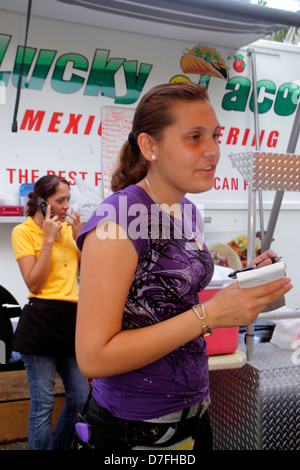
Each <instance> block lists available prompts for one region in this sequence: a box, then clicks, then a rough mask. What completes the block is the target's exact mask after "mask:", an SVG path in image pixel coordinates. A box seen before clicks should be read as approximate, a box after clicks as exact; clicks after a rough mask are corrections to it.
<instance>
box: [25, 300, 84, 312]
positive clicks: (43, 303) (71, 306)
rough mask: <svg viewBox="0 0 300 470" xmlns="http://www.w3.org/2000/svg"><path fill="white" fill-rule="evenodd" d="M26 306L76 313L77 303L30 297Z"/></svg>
mask: <svg viewBox="0 0 300 470" xmlns="http://www.w3.org/2000/svg"><path fill="white" fill-rule="evenodd" d="M28 305H33V306H36V307H41V308H42V309H44V308H46V309H48V308H49V309H51V310H65V311H69V312H76V310H77V302H76V301H70V300H60V299H47V298H40V297H30V298H29V299H28Z"/></svg>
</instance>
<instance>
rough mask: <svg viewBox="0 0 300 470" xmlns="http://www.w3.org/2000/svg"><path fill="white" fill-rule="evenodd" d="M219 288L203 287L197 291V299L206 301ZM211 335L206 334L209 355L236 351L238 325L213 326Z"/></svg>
mask: <svg viewBox="0 0 300 470" xmlns="http://www.w3.org/2000/svg"><path fill="white" fill-rule="evenodd" d="M219 291H220V289H204V290H203V291H201V292H199V301H200V302H206V301H207V300H209V299H211V298H212V297H213V296H214V295H215V294H216V293H217V292H219ZM212 332H213V333H212V335H210V336H206V338H205V340H206V350H207V354H208V355H209V356H217V355H219V354H232V353H234V352H235V351H236V349H237V347H238V341H239V327H238V326H236V327H233V328H214V329H213V330H212Z"/></svg>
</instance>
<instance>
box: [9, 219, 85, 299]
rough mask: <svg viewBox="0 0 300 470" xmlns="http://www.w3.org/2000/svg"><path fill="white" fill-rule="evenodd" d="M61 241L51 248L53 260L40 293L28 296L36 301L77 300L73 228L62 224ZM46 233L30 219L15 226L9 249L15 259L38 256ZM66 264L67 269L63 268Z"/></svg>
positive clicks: (76, 252)
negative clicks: (12, 251)
mask: <svg viewBox="0 0 300 470" xmlns="http://www.w3.org/2000/svg"><path fill="white" fill-rule="evenodd" d="M60 233H61V240H58V239H57V240H55V242H54V243H53V249H52V261H51V267H50V272H49V275H48V278H47V280H46V282H45V284H44V285H43V287H42V289H41V291H40V292H39V293H38V294H37V295H34V294H32V293H31V292H29V296H28V298H30V297H37V298H39V299H55V300H65V301H68V302H77V301H78V250H77V246H76V242H75V240H74V239H73V236H72V227H71V226H68V225H67V222H63V223H62V229H61V231H60ZM44 236H45V233H44V231H43V230H42V229H41V228H40V227H39V226H38V225H37V224H36V223H35V222H34V220H33V218H32V217H27V220H26V221H25V222H23V223H22V224H19V225H17V226H16V227H14V229H13V231H12V246H13V250H14V253H15V257H16V260H18V259H20V258H23V257H24V256H35V257H36V259H38V257H39V256H40V252H41V248H42V245H43V241H44ZM65 264H66V266H65Z"/></svg>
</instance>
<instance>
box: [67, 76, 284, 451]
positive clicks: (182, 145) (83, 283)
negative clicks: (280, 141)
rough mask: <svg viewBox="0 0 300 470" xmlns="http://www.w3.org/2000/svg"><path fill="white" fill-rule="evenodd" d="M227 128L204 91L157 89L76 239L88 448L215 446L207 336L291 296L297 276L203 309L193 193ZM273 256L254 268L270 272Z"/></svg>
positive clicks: (204, 262)
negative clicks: (107, 191)
mask: <svg viewBox="0 0 300 470" xmlns="http://www.w3.org/2000/svg"><path fill="white" fill-rule="evenodd" d="M218 131H219V123H218V120H217V117H216V114H215V111H214V109H213V107H212V105H211V103H210V101H209V97H208V95H207V91H206V89H205V87H202V86H199V85H196V84H192V83H189V84H166V85H160V86H157V87H155V88H153V89H152V90H150V91H149V92H148V93H147V94H146V95H145V96H144V97H143V98H142V100H141V102H140V104H139V105H138V106H137V109H136V112H135V116H134V120H133V126H132V132H131V133H130V134H129V137H128V141H127V142H126V143H125V144H124V146H123V148H122V150H121V154H120V162H119V167H118V168H117V170H116V172H115V174H114V175H113V178H112V190H113V194H112V195H111V196H109V197H108V198H107V199H106V200H105V201H104V202H103V203H102V204H101V205H100V206H99V208H98V209H97V210H96V212H95V213H94V215H93V216H92V218H91V219H90V221H89V222H88V223H87V224H86V226H85V228H84V230H83V231H82V232H81V235H80V236H79V238H78V246H79V248H80V249H81V250H82V262H81V277H80V296H79V305H78V313H77V333H76V351H77V359H78V363H79V367H80V368H81V371H82V372H83V374H84V375H86V376H87V377H89V378H93V395H92V398H91V399H90V401H89V403H88V405H87V410H86V420H87V422H88V423H89V425H90V430H91V436H90V439H89V445H90V447H93V448H96V449H102V450H109V451H110V450H115V451H119V452H120V451H126V450H130V449H134V448H141V447H142V448H143V447H144V446H146V447H147V446H148V447H157V448H162V447H163V448H166V447H168V448H171V446H172V445H173V446H174V445H175V444H176V445H175V447H180V445H181V444H182V443H186V442H187V441H186V439H188V438H192V441H193V442H194V451H200V450H208V449H211V448H212V437H211V429H210V424H209V418H208V413H207V406H208V403H209V383H208V356H207V353H206V349H205V340H204V338H203V336H204V335H205V334H207V333H208V334H209V333H211V331H213V329H214V328H216V327H233V326H239V325H246V324H249V323H252V322H253V321H254V320H255V318H256V317H257V315H258V314H259V312H261V311H262V310H263V309H264V307H265V306H266V304H268V303H269V302H270V301H273V300H275V299H276V298H278V297H280V296H281V295H283V294H285V293H286V292H288V291H289V290H290V289H291V287H292V286H291V284H290V280H289V279H288V278H285V279H281V280H279V281H275V282H273V283H270V284H267V285H264V286H260V287H256V288H251V289H239V288H238V285H237V284H233V285H231V286H229V287H228V288H226V289H223V290H222V291H221V292H220V293H218V294H217V295H215V296H214V297H213V298H212V299H211V300H209V301H207V302H205V304H199V299H198V292H199V291H200V290H202V289H204V288H205V286H206V285H207V284H208V283H209V281H210V279H211V277H212V274H213V261H212V258H211V256H210V254H209V252H208V250H207V247H206V246H205V244H204V241H203V220H202V218H201V215H200V213H199V212H198V210H197V209H196V207H195V205H194V204H192V202H191V201H189V200H188V199H186V198H185V194H186V193H201V192H204V191H208V190H210V189H211V188H212V186H213V178H214V174H215V170H216V166H217V164H218V161H219V157H220V154H219V146H218ZM271 256H275V253H274V252H273V251H271V250H269V251H268V252H266V253H263V254H262V255H260V256H259V257H258V258H256V259H255V260H253V262H255V263H256V262H258V261H261V260H265V262H264V263H263V265H264V264H270V263H271V260H270V259H269V257H271ZM178 443H179V444H178Z"/></svg>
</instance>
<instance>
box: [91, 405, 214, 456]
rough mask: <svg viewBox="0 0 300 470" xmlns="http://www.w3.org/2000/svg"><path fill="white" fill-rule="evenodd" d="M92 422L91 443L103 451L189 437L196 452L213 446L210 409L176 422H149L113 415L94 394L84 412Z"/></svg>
mask: <svg viewBox="0 0 300 470" xmlns="http://www.w3.org/2000/svg"><path fill="white" fill-rule="evenodd" d="M85 419H86V422H87V423H88V424H89V425H90V431H91V436H90V439H89V446H86V447H85V449H84V450H89V449H91V448H95V449H96V450H102V451H106V452H108V451H115V452H128V451H130V450H132V449H134V448H135V447H139V446H148V447H155V448H157V449H159V448H160V447H166V446H171V445H174V444H176V443H178V442H180V441H183V440H184V439H186V438H188V437H190V436H191V437H192V438H193V440H194V441H195V442H194V448H193V451H194V452H202V451H207V450H212V447H213V442H212V431H211V426H210V421H209V416H208V413H207V411H206V412H205V413H204V414H203V415H202V417H201V418H200V419H199V418H189V419H184V420H182V421H179V422H177V423H170V424H168V423H150V422H146V421H130V420H125V419H120V418H116V417H114V416H113V415H112V414H111V413H110V412H109V411H108V410H106V409H104V408H101V407H100V406H99V405H98V403H97V402H96V400H95V399H94V397H91V399H90V401H89V403H88V406H87V409H86V414H85Z"/></svg>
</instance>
